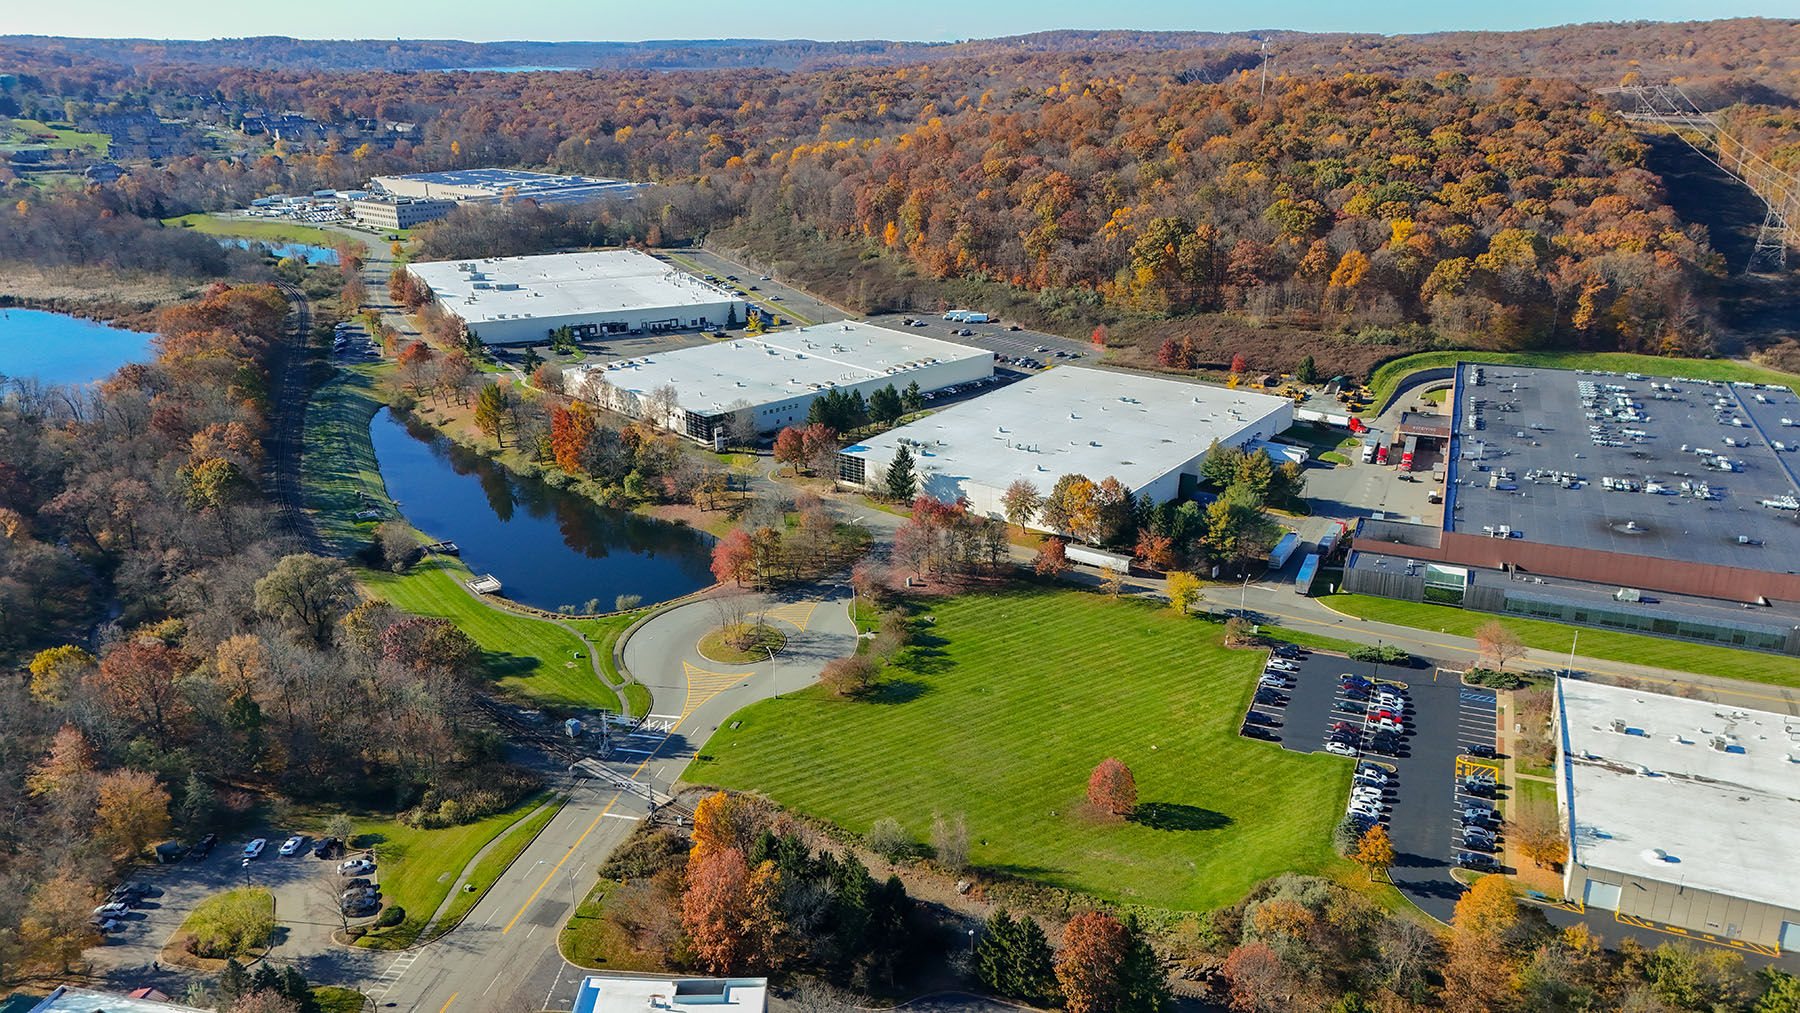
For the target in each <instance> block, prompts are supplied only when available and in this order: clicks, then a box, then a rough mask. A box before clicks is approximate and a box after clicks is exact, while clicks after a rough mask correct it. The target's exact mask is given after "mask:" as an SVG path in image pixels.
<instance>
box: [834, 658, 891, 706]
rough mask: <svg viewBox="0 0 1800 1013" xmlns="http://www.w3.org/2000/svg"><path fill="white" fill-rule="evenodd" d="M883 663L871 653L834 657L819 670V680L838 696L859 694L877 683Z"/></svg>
mask: <svg viewBox="0 0 1800 1013" xmlns="http://www.w3.org/2000/svg"><path fill="white" fill-rule="evenodd" d="M880 667H881V664H880V662H879V661H877V660H876V659H875V657H874V656H873V655H870V654H853V655H851V656H850V657H848V658H833V659H832V660H830V661H828V662H826V663H825V667H824V668H823V669H821V670H820V671H819V681H820V682H821V683H823V684H824V685H825V686H826V687H827V688H829V689H830V690H831V691H832V692H833V693H836V694H837V695H838V696H857V695H859V694H862V693H866V692H868V690H869V688H870V687H871V686H873V685H875V673H876V672H877V671H879V669H880Z"/></svg>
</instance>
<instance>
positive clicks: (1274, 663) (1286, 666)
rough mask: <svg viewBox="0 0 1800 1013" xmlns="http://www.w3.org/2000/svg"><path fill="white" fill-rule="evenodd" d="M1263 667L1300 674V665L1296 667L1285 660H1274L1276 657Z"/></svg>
mask: <svg viewBox="0 0 1800 1013" xmlns="http://www.w3.org/2000/svg"><path fill="white" fill-rule="evenodd" d="M1263 667H1264V668H1273V669H1276V670H1277V671H1282V672H1298V671H1300V666H1299V665H1296V664H1294V663H1293V662H1291V661H1287V660H1284V659H1282V658H1274V657H1272V658H1270V659H1269V660H1268V661H1267V662H1266V663H1265V664H1264V665H1263Z"/></svg>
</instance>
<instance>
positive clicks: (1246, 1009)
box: [1223, 942, 1294, 1013]
mask: <svg viewBox="0 0 1800 1013" xmlns="http://www.w3.org/2000/svg"><path fill="white" fill-rule="evenodd" d="M1223 970H1224V972H1225V978H1226V980H1228V981H1230V982H1231V1008H1232V1009H1235V1010H1240V1011H1242V1013H1281V1011H1283V1010H1288V1009H1292V1008H1293V1000H1294V983H1293V975H1291V974H1290V973H1288V969H1287V965H1285V964H1283V963H1282V962H1281V957H1280V955H1278V954H1277V953H1276V952H1275V951H1274V950H1272V949H1270V948H1269V945H1268V944H1267V943H1261V942H1251V943H1244V944H1243V945H1241V946H1239V947H1237V948H1236V949H1234V950H1232V951H1231V955H1230V956H1228V957H1226V958H1225V966H1224V968H1223Z"/></svg>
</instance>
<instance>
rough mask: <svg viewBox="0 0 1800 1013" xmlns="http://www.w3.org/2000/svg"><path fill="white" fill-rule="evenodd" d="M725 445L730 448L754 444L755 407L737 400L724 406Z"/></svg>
mask: <svg viewBox="0 0 1800 1013" xmlns="http://www.w3.org/2000/svg"><path fill="white" fill-rule="evenodd" d="M725 410H726V412H728V413H729V414H727V415H726V416H725V443H726V445H727V446H732V447H748V446H750V445H751V444H752V443H755V442H756V434H757V425H756V406H754V405H752V404H751V403H750V402H749V401H746V400H745V399H743V398H738V399H737V400H736V401H733V402H731V403H730V404H728V405H726V406H725Z"/></svg>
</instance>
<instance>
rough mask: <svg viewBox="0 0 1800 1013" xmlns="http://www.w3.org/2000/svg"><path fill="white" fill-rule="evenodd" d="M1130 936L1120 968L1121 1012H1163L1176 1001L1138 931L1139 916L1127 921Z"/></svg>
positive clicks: (1159, 963) (1147, 942) (1166, 977)
mask: <svg viewBox="0 0 1800 1013" xmlns="http://www.w3.org/2000/svg"><path fill="white" fill-rule="evenodd" d="M1125 931H1126V932H1127V933H1128V934H1129V936H1130V941H1129V942H1128V943H1127V949H1126V951H1125V960H1124V961H1123V962H1122V963H1121V964H1120V965H1119V978H1118V981H1119V1005H1118V1007H1117V1009H1118V1011H1119V1013H1162V1011H1163V1010H1166V1009H1168V1008H1169V1007H1170V1005H1171V1004H1173V1002H1174V997H1173V996H1172V995H1171V994H1170V993H1169V977H1168V975H1167V974H1166V973H1165V972H1164V971H1163V967H1162V962H1161V961H1159V960H1158V959H1157V957H1156V951H1155V950H1152V949H1151V948H1150V942H1149V941H1148V940H1146V939H1145V938H1144V935H1143V933H1141V932H1139V931H1138V924H1137V917H1136V916H1135V915H1133V916H1132V917H1129V918H1127V919H1125Z"/></svg>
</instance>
